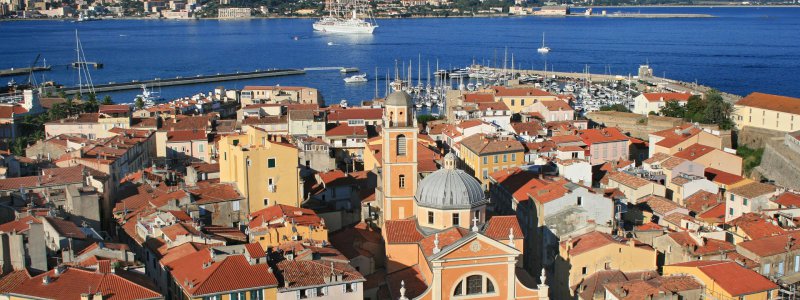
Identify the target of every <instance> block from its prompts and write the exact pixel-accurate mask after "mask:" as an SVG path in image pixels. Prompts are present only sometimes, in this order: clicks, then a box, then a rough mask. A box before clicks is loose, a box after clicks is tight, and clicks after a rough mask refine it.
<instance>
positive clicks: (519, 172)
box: [489, 168, 547, 202]
mask: <svg viewBox="0 0 800 300" xmlns="http://www.w3.org/2000/svg"><path fill="white" fill-rule="evenodd" d="M489 176H490V177H491V178H492V179H493V180H494V181H495V182H497V183H498V184H500V185H501V186H502V187H503V188H504V189H505V190H506V191H508V192H509V193H510V194H511V195H512V196H513V197H514V199H516V200H517V201H520V202H522V201H527V200H528V199H529V198H530V196H529V194H530V193H531V192H532V191H533V190H534V189H535V188H537V187H541V186H544V185H546V184H547V181H544V180H541V179H539V178H538V176H539V175H538V174H535V173H533V172H528V171H525V170H523V169H520V168H513V169H506V170H499V171H497V172H494V173H492V174H490V175H489Z"/></svg>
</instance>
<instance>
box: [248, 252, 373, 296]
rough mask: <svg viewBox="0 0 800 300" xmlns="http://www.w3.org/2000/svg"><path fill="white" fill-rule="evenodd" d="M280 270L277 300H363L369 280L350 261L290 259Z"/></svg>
mask: <svg viewBox="0 0 800 300" xmlns="http://www.w3.org/2000/svg"><path fill="white" fill-rule="evenodd" d="M322 257H325V256H324V255H323V256H322ZM277 267H278V269H279V270H280V272H281V276H282V279H283V285H282V286H280V287H279V288H278V295H277V298H276V299H278V300H296V299H321V300H322V299H331V300H339V299H343V300H344V299H347V300H362V299H364V281H366V280H365V279H364V276H362V275H361V274H360V273H359V272H358V271H357V270H356V269H355V268H353V267H352V266H350V265H349V264H348V263H347V261H342V260H337V259H335V258H322V259H291V260H289V259H287V260H283V261H281V262H279V263H278V264H277ZM250 299H252V298H250Z"/></svg>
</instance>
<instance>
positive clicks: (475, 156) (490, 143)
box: [460, 134, 525, 189]
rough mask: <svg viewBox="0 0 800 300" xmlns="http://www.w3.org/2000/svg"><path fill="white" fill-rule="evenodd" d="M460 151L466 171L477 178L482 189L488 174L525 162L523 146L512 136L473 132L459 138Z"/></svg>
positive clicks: (486, 186)
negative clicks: (463, 137)
mask: <svg viewBox="0 0 800 300" xmlns="http://www.w3.org/2000/svg"><path fill="white" fill-rule="evenodd" d="M460 153H461V159H462V160H463V161H464V164H465V169H466V171H467V173H470V174H472V176H475V177H476V178H478V180H479V181H480V182H481V184H482V185H483V188H484V189H487V188H488V185H489V174H492V173H494V172H497V171H499V170H505V169H512V168H516V167H519V166H522V165H524V164H525V148H524V147H523V146H522V144H521V143H520V142H519V141H517V140H515V139H514V138H512V137H498V136H490V135H484V134H474V135H471V136H469V137H467V138H465V139H463V140H461V150H460Z"/></svg>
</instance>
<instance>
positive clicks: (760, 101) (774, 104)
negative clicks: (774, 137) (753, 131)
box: [732, 93, 800, 132]
mask: <svg viewBox="0 0 800 300" xmlns="http://www.w3.org/2000/svg"><path fill="white" fill-rule="evenodd" d="M797 103H800V98H792V97H784V96H777V95H770V94H764V93H752V94H750V95H747V97H744V98H742V99H741V100H739V101H738V102H736V104H734V106H733V110H734V111H733V116H732V117H733V121H734V122H735V123H736V128H738V129H740V130H741V129H742V128H743V127H744V126H750V127H755V128H762V129H769V130H776V131H781V132H791V131H795V130H798V129H800V107H798V106H797Z"/></svg>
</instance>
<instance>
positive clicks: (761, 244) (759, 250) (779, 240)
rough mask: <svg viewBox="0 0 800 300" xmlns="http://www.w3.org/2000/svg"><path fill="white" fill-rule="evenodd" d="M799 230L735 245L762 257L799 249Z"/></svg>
mask: <svg viewBox="0 0 800 300" xmlns="http://www.w3.org/2000/svg"><path fill="white" fill-rule="evenodd" d="M798 239H800V232H798V231H794V232H788V233H785V234H781V235H775V236H769V237H764V238H760V239H756V240H749V241H744V242H741V243H739V244H738V245H737V246H739V247H742V248H745V249H747V250H749V251H750V252H752V253H753V254H755V255H758V256H759V257H761V258H762V259H763V258H765V257H768V256H773V255H777V254H781V253H786V252H789V251H796V250H797V249H800V243H798Z"/></svg>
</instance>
